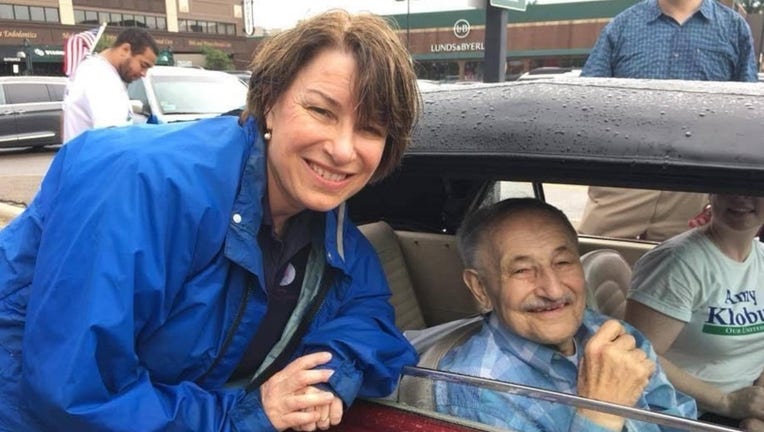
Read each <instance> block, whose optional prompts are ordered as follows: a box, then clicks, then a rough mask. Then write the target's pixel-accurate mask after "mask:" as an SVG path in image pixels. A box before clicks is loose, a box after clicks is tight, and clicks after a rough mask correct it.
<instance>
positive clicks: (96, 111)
mask: <svg viewBox="0 0 764 432" xmlns="http://www.w3.org/2000/svg"><path fill="white" fill-rule="evenodd" d="M158 53H159V48H158V47H157V44H156V42H155V41H154V38H153V37H152V36H151V35H150V34H149V33H148V32H147V31H146V30H144V29H140V28H130V29H127V30H125V31H123V32H122V33H120V34H119V36H117V39H116V40H115V41H114V44H113V45H112V46H111V47H110V48H107V49H105V50H103V51H102V52H101V53H99V54H96V55H93V56H90V57H88V58H87V59H85V60H84V61H83V62H82V63H81V64H80V65H79V66H78V67H77V70H76V71H75V73H74V75H72V76H71V77H70V79H69V83H68V84H67V86H66V94H65V96H64V108H63V110H64V128H63V142H64V143H66V142H68V141H69V140H71V139H72V138H74V137H76V136H77V135H79V134H81V133H82V132H84V131H85V130H87V129H92V128H100V127H107V126H124V125H128V124H132V122H133V113H132V109H131V108H130V98H129V97H128V95H127V84H129V83H130V82H132V81H134V80H136V79H138V78H140V77H142V76H145V75H146V71H148V69H149V68H151V67H152V66H154V63H155V62H156V58H157V54H158Z"/></svg>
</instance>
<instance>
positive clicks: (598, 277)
mask: <svg viewBox="0 0 764 432" xmlns="http://www.w3.org/2000/svg"><path fill="white" fill-rule="evenodd" d="M581 265H582V266H583V268H584V278H585V279H586V287H587V289H586V291H587V293H586V305H587V306H589V307H590V308H591V309H594V310H597V311H600V312H602V313H603V314H605V315H608V316H611V317H613V318H618V319H623V315H624V312H625V309H626V295H627V293H628V292H629V283H630V282H631V266H629V263H628V262H626V260H625V259H624V258H623V256H621V254H620V253H618V251H616V250H613V249H597V250H593V251H591V252H588V253H586V254H584V255H582V256H581Z"/></svg>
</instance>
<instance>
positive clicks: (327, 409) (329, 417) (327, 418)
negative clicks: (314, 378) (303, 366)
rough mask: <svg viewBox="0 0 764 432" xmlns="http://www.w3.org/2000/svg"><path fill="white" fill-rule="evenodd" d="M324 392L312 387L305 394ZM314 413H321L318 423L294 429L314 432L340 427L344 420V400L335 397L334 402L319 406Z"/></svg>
mask: <svg viewBox="0 0 764 432" xmlns="http://www.w3.org/2000/svg"><path fill="white" fill-rule="evenodd" d="M319 392H323V391H322V390H319V389H318V388H316V387H313V386H310V387H308V388H306V389H305V393H306V394H307V393H319ZM313 410H314V411H317V412H318V413H319V417H318V421H317V422H314V423H308V424H304V425H301V426H297V427H294V428H293V429H294V430H297V431H307V432H310V431H314V430H316V429H321V430H326V429H329V427H331V426H335V425H338V424H339V423H340V421H341V420H342V414H343V407H342V399H340V398H339V397H337V396H335V397H334V399H332V401H331V402H330V403H328V404H326V405H322V406H317V407H315V408H313Z"/></svg>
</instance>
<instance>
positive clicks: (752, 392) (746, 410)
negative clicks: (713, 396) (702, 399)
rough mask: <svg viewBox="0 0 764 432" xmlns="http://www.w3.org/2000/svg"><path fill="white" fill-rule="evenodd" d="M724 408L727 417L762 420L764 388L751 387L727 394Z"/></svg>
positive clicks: (763, 418) (763, 414)
mask: <svg viewBox="0 0 764 432" xmlns="http://www.w3.org/2000/svg"><path fill="white" fill-rule="evenodd" d="M758 381H759V380H757V382H758ZM724 408H725V409H724V411H725V412H724V413H723V414H724V415H726V416H727V417H732V418H742V419H744V418H754V419H759V420H764V387H762V386H759V385H753V386H749V387H743V388H741V389H739V390H735V391H733V392H730V393H727V395H726V396H725V397H724Z"/></svg>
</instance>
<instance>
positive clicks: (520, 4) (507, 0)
mask: <svg viewBox="0 0 764 432" xmlns="http://www.w3.org/2000/svg"><path fill="white" fill-rule="evenodd" d="M491 6H493V7H497V8H504V9H512V10H518V11H523V12H525V9H526V8H527V7H528V2H527V0H491Z"/></svg>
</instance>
